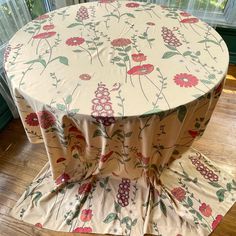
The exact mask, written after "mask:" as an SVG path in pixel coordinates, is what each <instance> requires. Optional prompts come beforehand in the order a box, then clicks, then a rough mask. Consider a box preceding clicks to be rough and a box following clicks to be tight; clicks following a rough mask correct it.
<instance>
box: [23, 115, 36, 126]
mask: <svg viewBox="0 0 236 236" xmlns="http://www.w3.org/2000/svg"><path fill="white" fill-rule="evenodd" d="M25 122H26V124H28V125H29V126H38V125H39V120H38V116H37V114H36V113H35V112H33V113H30V114H28V115H27V116H26V118H25Z"/></svg>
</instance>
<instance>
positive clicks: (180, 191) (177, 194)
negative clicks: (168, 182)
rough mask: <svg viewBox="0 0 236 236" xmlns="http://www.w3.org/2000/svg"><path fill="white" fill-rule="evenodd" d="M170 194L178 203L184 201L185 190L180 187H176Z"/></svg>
mask: <svg viewBox="0 0 236 236" xmlns="http://www.w3.org/2000/svg"><path fill="white" fill-rule="evenodd" d="M171 193H172V194H173V196H174V197H175V198H176V199H177V200H178V201H180V202H182V201H183V200H184V199H185V196H186V192H185V190H184V189H183V188H181V187H177V188H174V189H172V190H171Z"/></svg>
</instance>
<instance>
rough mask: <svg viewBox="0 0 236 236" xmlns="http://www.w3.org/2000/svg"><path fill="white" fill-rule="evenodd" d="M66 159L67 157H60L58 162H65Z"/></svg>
mask: <svg viewBox="0 0 236 236" xmlns="http://www.w3.org/2000/svg"><path fill="white" fill-rule="evenodd" d="M65 160H66V159H65V158H64V157H60V158H58V159H57V163H60V162H63V161H65Z"/></svg>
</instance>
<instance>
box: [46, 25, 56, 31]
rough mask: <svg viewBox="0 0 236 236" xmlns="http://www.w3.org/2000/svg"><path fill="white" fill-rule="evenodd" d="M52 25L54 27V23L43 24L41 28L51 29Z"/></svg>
mask: <svg viewBox="0 0 236 236" xmlns="http://www.w3.org/2000/svg"><path fill="white" fill-rule="evenodd" d="M54 27H55V26H54V24H50V25H44V26H43V29H44V30H52V29H54Z"/></svg>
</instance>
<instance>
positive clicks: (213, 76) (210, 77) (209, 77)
mask: <svg viewBox="0 0 236 236" xmlns="http://www.w3.org/2000/svg"><path fill="white" fill-rule="evenodd" d="M215 78H216V76H215V75H214V74H210V75H208V79H215Z"/></svg>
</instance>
